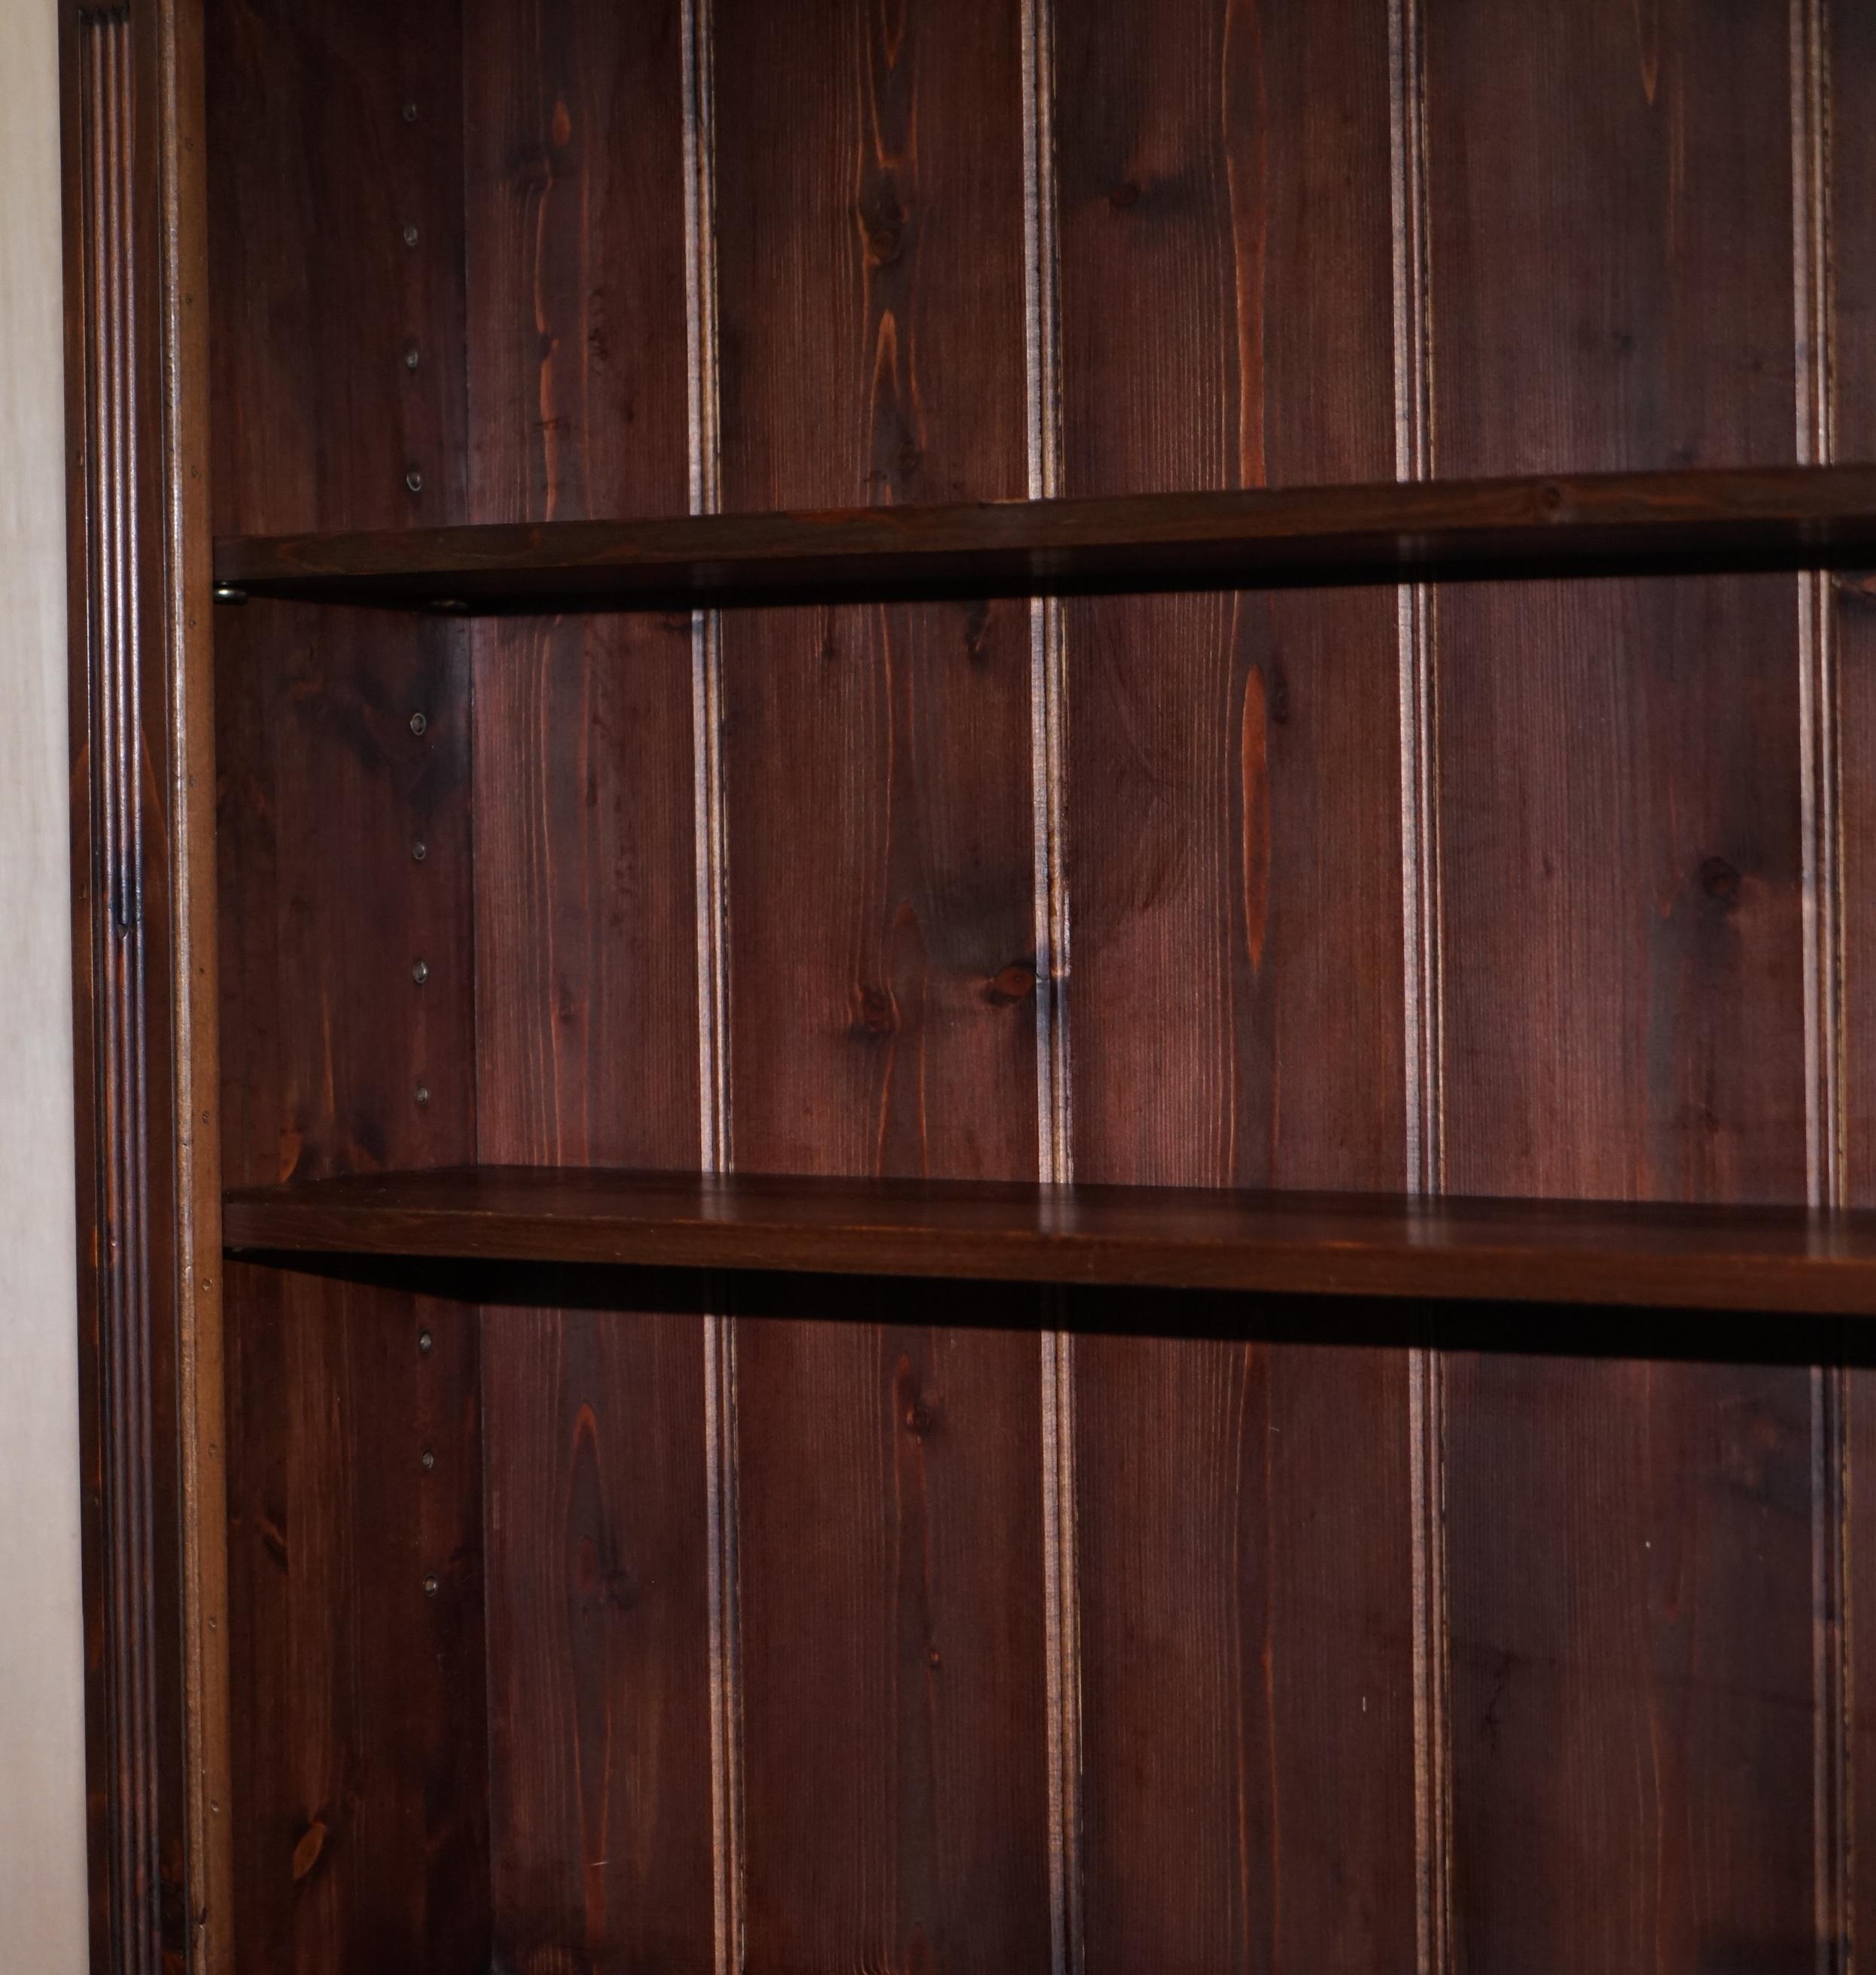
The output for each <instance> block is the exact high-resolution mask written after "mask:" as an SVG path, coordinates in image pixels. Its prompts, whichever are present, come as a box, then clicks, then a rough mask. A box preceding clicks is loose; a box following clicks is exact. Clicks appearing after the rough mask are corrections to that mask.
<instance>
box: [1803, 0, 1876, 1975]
mask: <svg viewBox="0 0 1876 1975" xmlns="http://www.w3.org/2000/svg"><path fill="white" fill-rule="evenodd" d="M1797 4H1799V5H1802V4H1803V0H1797ZM1804 11H1805V15H1807V16H1809V18H1808V19H1807V21H1805V25H1807V26H1808V27H1809V28H1811V29H1812V32H1814V33H1815V34H1816V35H1818V41H1819V43H1820V45H1819V47H1818V74H1817V75H1816V77H1815V85H1814V87H1815V93H1816V97H1817V100H1818V104H1819V107H1820V108H1821V110H1822V130H1820V131H1819V133H1818V136H1819V140H1820V142H1819V149H1820V151H1821V153H1822V156H1821V157H1820V159H1819V161H1818V162H1819V163H1820V165H1821V167H1822V178H1823V183H1822V186H1820V187H1819V189H1818V195H1817V196H1818V197H1820V198H1821V199H1822V202H1823V211H1822V215H1820V217H1821V219H1822V222H1823V224H1822V225H1821V226H1820V227H1819V228H1818V232H1819V234H1820V235H1821V238H1819V239H1818V242H1817V248H1816V256H1815V257H1816V258H1817V260H1818V263H1819V269H1818V275H1819V280H1820V282H1821V283H1822V294H1821V295H1820V297H1819V298H1818V299H1819V301H1820V304H1821V306H1820V307H1819V308H1818V310H1816V311H1813V314H1814V317H1816V316H1821V317H1822V324H1821V327H1822V330H1823V331H1824V333H1825V335H1826V336H1827V337H1828V344H1827V347H1826V350H1825V353H1824V354H1825V365H1824V369H1825V375H1826V377H1827V379H1828V380H1829V383H1830V384H1831V386H1832V389H1831V390H1830V393H1829V396H1828V399H1827V402H1826V403H1825V405H1824V406H1822V408H1821V409H1822V413H1823V416H1822V417H1821V418H1820V419H1818V426H1819V427H1820V429H1821V432H1822V435H1823V436H1824V437H1825V439H1827V441H1828V442H1829V443H1830V445H1831V446H1832V450H1833V452H1834V453H1835V456H1836V457H1837V458H1842V459H1864V458H1870V457H1871V456H1873V455H1872V449H1876V220H1873V219H1872V217H1871V215H1870V213H1869V212H1868V210H1867V208H1866V203H1865V202H1864V199H1863V198H1862V197H1861V187H1862V186H1864V185H1866V184H1867V183H1868V182H1869V180H1868V174H1869V173H1871V171H1876V127H1872V125H1871V115H1872V113H1876V18H1871V15H1869V14H1868V12H1866V11H1865V10H1864V9H1862V8H1855V7H1845V6H1841V5H1838V6H1825V5H1822V4H1821V0H1812V4H1811V5H1809V6H1806V7H1805V9H1804ZM1815 367H1816V366H1814V368H1815ZM1824 589H1825V595H1824V597H1823V600H1822V603H1823V609H1824V611H1825V616H1824V618H1823V619H1822V629H1823V630H1824V632H1825V635H1826V636H1828V638H1829V639H1830V640H1831V641H1832V645H1833V646H1834V650H1833V653H1832V656H1833V658H1834V667H1833V672H1832V683H1833V684H1834V685H1835V699H1834V701H1832V702H1827V703H1826V705H1825V707H1824V708H1822V714H1823V715H1824V717H1825V719H1826V720H1827V721H1828V726H1829V729H1830V731H1831V734H1832V738H1834V740H1835V751H1834V754H1835V759H1834V761H1833V760H1832V758H1831V757H1829V756H1826V757H1825V759H1824V761H1822V764H1821V766H1822V769H1823V771H1824V772H1825V774H1827V775H1828V774H1829V773H1830V771H1831V769H1832V767H1833V766H1834V767H1835V771H1836V772H1835V777H1834V778H1833V779H1834V786H1833V787H1832V788H1831V791H1830V792H1831V794H1832V796H1834V797H1835V803H1834V805H1833V806H1834V807H1835V817H1834V819H1833V820H1834V822H1835V830H1829V828H1828V825H1827V826H1826V829H1825V830H1824V831H1821V832H1820V844H1819V847H1820V849H1821V850H1822V851H1824V852H1825V853H1829V852H1832V851H1834V852H1835V853H1836V859H1837V863H1836V873H1835V875H1836V879H1837V887H1838V889H1837V892H1836V895H1835V898H1834V899H1832V900H1830V901H1829V902H1830V903H1832V905H1835V907H1836V913H1835V918H1836V922H1837V927H1838V942H1837V955H1836V957H1837V960H1838V968H1839V972H1838V978H1836V980H1835V981H1834V982H1832V983H1831V985H1832V986H1833V987H1835V989H1836V994H1835V997H1833V998H1834V1000H1835V1011H1836V1015H1837V1022H1838V1027H1837V1029H1836V1032H1835V1034H1832V1033H1830V1032H1829V1030H1828V1028H1827V1029H1826V1030H1825V1034H1823V1036H1822V1038H1821V1040H1822V1043H1823V1045H1824V1047H1825V1049H1826V1050H1831V1051H1832V1052H1833V1053H1834V1054H1835V1059H1836V1060H1835V1068H1836V1070H1837V1071H1838V1076H1839V1080H1840V1082H1839V1088H1838V1106H1837V1112H1836V1115H1835V1116H1834V1117H1833V1118H1832V1119H1830V1120H1829V1123H1830V1125H1831V1126H1832V1127H1834V1128H1835V1130H1836V1131H1837V1132H1838V1144H1839V1147H1840V1149H1841V1172H1840V1174H1839V1177H1838V1185H1839V1189H1840V1191H1841V1195H1842V1197H1843V1198H1844V1199H1845V1201H1847V1202H1848V1204H1851V1205H1853V1206H1858V1207H1871V1206H1876V969H1873V966H1872V963H1876V672H1873V671H1872V662H1873V661H1876V583H1872V582H1871V580H1870V579H1869V578H1868V577H1867V576H1863V575H1858V574H1851V573H1841V574H1839V575H1837V576H1835V577H1832V578H1829V579H1828V580H1827V581H1826V583H1825V586H1824ZM1838 1376H1839V1378H1840V1379H1841V1395H1842V1402H1843V1407H1844V1419H1843V1430H1842V1439H1841V1444H1840V1445H1839V1446H1838V1447H1836V1448H1829V1449H1828V1450H1827V1452H1828V1454H1829V1455H1830V1456H1831V1457H1832V1461H1833V1464H1832V1467H1829V1468H1828V1469H1827V1471H1826V1475H1825V1479H1826V1481H1827V1482H1828V1481H1831V1480H1834V1481H1835V1483H1836V1484H1837V1487H1838V1491H1839V1500H1840V1504H1841V1522H1840V1523H1839V1526H1838V1527H1837V1528H1835V1529H1834V1530H1828V1531H1827V1541H1828V1542H1830V1543H1831V1544H1832V1552H1833V1553H1832V1554H1828V1555H1827V1556H1826V1557H1825V1559H1824V1561H1825V1564H1826V1566H1827V1567H1828V1566H1833V1565H1834V1566H1835V1573H1836V1577H1837V1586H1838V1593H1839V1598H1840V1600H1841V1604H1840V1606H1839V1610H1838V1624H1839V1628H1840V1629H1839V1632H1838V1637H1837V1638H1836V1640H1835V1641H1832V1642H1829V1643H1831V1644H1834V1645H1835V1648H1836V1659H1835V1671H1837V1673H1838V1677H1839V1679H1840V1681H1841V1703H1842V1707H1843V1710H1844V1711H1843V1714H1842V1716H1841V1717H1840V1719H1839V1720H1837V1721H1835V1722H1832V1723H1831V1724H1828V1728H1829V1730H1831V1731H1832V1733H1834V1736H1835V1740H1834V1742H1833V1743H1831V1744H1829V1745H1827V1747H1826V1748H1825V1752H1824V1753H1825V1755H1826V1756H1827V1757H1829V1758H1834V1759H1835V1763H1836V1766H1837V1774H1836V1776H1835V1777H1834V1778H1832V1779H1830V1780H1831V1782H1832V1785H1833V1786H1834V1787H1833V1788H1832V1790H1831V1792H1830V1807H1831V1808H1832V1809H1835V1811H1836V1812H1837V1814H1838V1815H1837V1824H1836V1828H1835V1829H1834V1830H1833V1831H1832V1833H1831V1835H1832V1838H1833V1839H1835V1848H1834V1852H1833V1859H1834V1862H1835V1866H1836V1879H1837V1894H1838V1898H1837V1904H1836V1905H1835V1911H1834V1913H1832V1914H1831V1915H1830V1916H1829V1917H1832V1918H1833V1919H1834V1920H1835V1923H1836V1924H1837V1926H1838V1929H1839V1930H1840V1931H1841V1933H1842V1934H1845V1935H1847V1937H1848V1943H1849V1944H1857V1943H1861V1944H1864V1945H1863V1947H1862V1952H1863V1954H1865V1955H1867V1954H1868V1952H1869V1949H1868V1943H1869V1942H1871V1940H1876V1875H1872V1874H1871V1871H1870V1869H1869V1865H1868V1856H1869V1847H1870V1845H1871V1843H1872V1842H1876V1629H1872V1625H1873V1622H1876V1369H1872V1368H1871V1366H1870V1365H1868V1362H1863V1363H1861V1364H1859V1365H1856V1366H1855V1368H1854V1369H1848V1370H1847V1371H1845V1372H1840V1373H1839V1375H1838ZM1859 1854H1860V1855H1861V1857H1859ZM1859 1865H1861V1869H1860V1870H1859V1869H1858V1867H1859ZM1837 1953H1838V1959H1837V1960H1836V1962H1835V1963H1834V1964H1832V1965H1833V1967H1834V1968H1835V1969H1847V1968H1848V1967H1850V1966H1851V1960H1850V1948H1849V1947H1848V1945H1840V1946H1839V1947H1838V1950H1837Z"/></svg>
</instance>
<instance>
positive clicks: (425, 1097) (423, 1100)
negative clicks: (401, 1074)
mask: <svg viewBox="0 0 1876 1975" xmlns="http://www.w3.org/2000/svg"><path fill="white" fill-rule="evenodd" d="M417 1102H418V1103H420V1104H427V1103H429V1102H430V1086H429V1085H428V1084H427V1083H420V1084H419V1085H418V1086H417Z"/></svg>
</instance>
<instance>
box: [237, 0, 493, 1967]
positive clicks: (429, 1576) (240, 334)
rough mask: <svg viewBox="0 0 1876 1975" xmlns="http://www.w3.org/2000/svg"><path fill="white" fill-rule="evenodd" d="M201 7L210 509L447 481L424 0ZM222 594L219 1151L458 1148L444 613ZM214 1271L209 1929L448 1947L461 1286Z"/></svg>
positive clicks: (246, 1940) (456, 371) (382, 1948)
mask: <svg viewBox="0 0 1876 1975" xmlns="http://www.w3.org/2000/svg"><path fill="white" fill-rule="evenodd" d="M207 41H208V45H209V50H210V63H209V77H208V87H209V135H210V143H211V147H212V152H213V154H214V156H215V157H216V160H217V168H216V170H215V171H214V173H212V187H211V197H210V210H209V226H210V235H211V245H212V252H213V256H214V261H215V265H216V270H217V278H216V284H215V288H214V306H215V322H214V325H213V327H214V334H213V337H212V345H213V350H214V353H215V383H216V404H217V417H216V427H215V440H216V457H215V466H216V472H215V488H216V495H215V498H216V504H217V509H218V512H219V514H221V515H222V516H223V517H224V518H225V519H226V521H228V522H229V524H231V525H233V526H235V527H241V526H243V525H248V526H252V525H257V524H258V525H261V526H267V525H273V524H279V525H288V526H291V525H296V524H297V525H312V526H318V525H321V524H325V523H330V522H331V521H334V520H335V519H337V518H341V517H349V518H351V520H352V521H354V522H367V521H369V522H375V523H379V524H386V525H398V524H403V523H407V522H408V521H411V520H412V519H413V518H416V516H418V515H420V514H428V515H430V516H433V517H434V518H437V519H439V520H443V521H455V520H459V519H460V518H462V511H463V510H462V502H461V498H460V488H461V486H462V463H463V459H464V455H465V446H464V440H463V424H462V417H463V406H462V370H461V350H462V320H463V317H462V238H461V224H462V222H461V199H462V192H461V184H462V178H461V163H460V155H461V138H460V131H459V107H458V100H459V88H460V77H459V67H458V61H459V51H458V47H457V39H456V27H455V18H454V9H453V8H449V9H443V10H433V12H430V13H429V14H428V15H426V17H425V19H424V21H423V22H421V23H420V22H419V21H418V20H417V19H416V17H415V16H412V15H407V14H405V13H402V12H397V11H395V10H386V9H383V8H373V7H370V6H368V5H363V4H342V5H334V6H327V7H323V8H318V9H316V10H311V11H299V12H293V13H291V14H287V15H281V14H278V13H277V12H274V11H272V10H264V11H263V10H257V9H255V8H251V7H248V6H247V5H243V4H241V0H212V4H211V5H210V6H209V10H208V32H207ZM406 104H410V105H413V106H414V107H415V110H416V115H415V117H414V118H413V117H408V116H406V113H405V108H406ZM406 225H408V226H412V227H414V228H416V235H417V237H416V243H415V245H406V242H405V240H404V238H403V228H404V227H406ZM412 342H414V343H416V346H417V347H418V349H419V350H420V363H419V366H418V368H417V369H416V370H415V371H413V370H410V368H409V367H408V366H406V362H405V352H406V347H407V346H408V345H409V344H410V343H412ZM413 469H414V470H415V471H416V472H418V474H419V475H420V477H421V478H422V481H423V491H422V492H421V494H417V493H413V491H411V490H410V488H408V487H407V486H406V475H407V474H408V473H410V472H412V471H413ZM216 632H217V638H216V643H217V653H216V656H217V687H218V693H217V720H218V732H219V739H220V743H221V759H222V762H223V764H224V767H225V773H224V775H223V778H222V784H221V789H220V830H219V836H220V849H221V858H220V875H221V908H222V922H221V947H222V960H223V995H224V1004H223V1005H224V1020H223V1024H222V1037H223V1063H222V1105H223V1115H224V1119H225V1127H226V1139H227V1154H228V1165H229V1174H230V1176H231V1177H232V1178H241V1179H245V1180H249V1181H258V1180H263V1179H269V1180H277V1179H281V1178H287V1177H289V1176H291V1175H295V1174H296V1173H297V1174H300V1175H314V1174H323V1173H333V1172H352V1171H360V1170H364V1171H370V1170H373V1169H375V1168H381V1167H383V1166H384V1165H390V1164H424V1163H436V1162H439V1161H441V1160H443V1159H446V1158H463V1157H467V1156H472V1154H473V1151H474V1148H475V1143H476V1126H475V1108H474V1106H475V1086H474V1059H473V1042H472V1026H471V1024H472V1010H473V981H474V975H473V965H474V949H473V943H472V902H471V876H470V853H471V842H472V839H471V832H470V827H469V770H470V732H469V672H468V666H467V654H466V651H465V650H464V649H463V633H462V632H461V631H460V630H459V629H457V628H456V627H453V626H424V627H423V628H422V629H420V631H419V632H418V633H417V634H416V636H412V635H411V634H410V629H409V628H408V627H400V626H396V625H394V624H393V623H390V622H388V621H386V622H383V623H374V622H373V621H370V620H367V619H363V618H360V619H357V620H356V621H355V622H354V623H348V624H346V625H343V626H341V625H337V624H333V625H330V626H325V625H322V624H321V623H320V622H319V621H318V613H310V612H307V611H304V610H298V609H295V608H291V607H287V606H278V607H277V606H272V605H269V606H265V607H257V608H256V609H255V610H251V611H248V612H247V613H241V614H239V615H235V616H225V617H223V618H222V619H220V620H219V621H218V623H217V626H216ZM419 714H420V715H423V731H421V732H419V731H416V730H415V728H413V715H419ZM419 846H421V856H420V854H419ZM420 957H421V958H425V959H426V961H428V963H429V965H430V968H431V969H432V976H431V979H430V982H429V983H428V984H426V986H425V987H423V988H419V987H418V986H417V984H416V982H415V981H414V980H413V972H412V970H413V964H414V962H415V961H416V959H417V958H420ZM420 1091H421V1093H423V1095H422V1096H421V1097H420ZM229 1287H230V1292H231V1293H230V1299H229V1316H230V1326H229V1333H230V1347H231V1348H230V1351H229V1372H228V1390H229V1398H230V1407H229V1410H230V1424H229V1456H230V1460H229V1480H230V1517H231V1520H230V1537H229V1549H230V1566H231V1576H232V1583H231V1592H230V1615H229V1632H230V1645H231V1659H232V1667H233V1670H234V1680H233V1685H234V1696H235V1704H234V1709H233V1720H234V1747H235V1778H234V1787H233V1792H232V1795H233V1802H232V1806H231V1809H230V1815H231V1816H232V1820H233V1824H234V1829H235V1845H236V1866H237V1875H238V1877H237V1898H236V1903H235V1904H236V1914H235V1931H236V1950H237V1958H238V1961H239V1965H242V1966H244V1967H245V1966H248V1965H253V1966H256V1967H281V1968H285V1969H297V1970H304V1971H307V1975H311V1971H313V1970H330V1969H331V1968H332V1967H337V1966H340V1965H344V1966H347V1967H360V1968H364V1969H373V1968H378V1969H385V1970H389V1969H392V1968H397V1969H400V1970H402V1969H436V1970H443V1969H446V1968H447V1969H458V1968H461V1967H466V1966H468V1965H470V1963H472V1962H473V1961H475V1960H478V1959H479V1958H481V1957H484V1956H485V1954H486V1950H487V1943H488V1937H489V1842H488V1782H487V1767H486V1737H487V1709H486V1704H485V1694H484V1682H483V1645H482V1641H483V1630H484V1628H483V1600H482V1516H481V1495H482V1477H481V1470H480V1448H481V1418H480V1410H479V1333H478V1326H477V1323H476V1315H475V1312H474V1310H473V1309H472V1308H466V1307H462V1306H455V1305H453V1306H448V1307H444V1308H439V1307H436V1306H431V1305H426V1303H424V1302H423V1301H422V1300H418V1299H415V1298H413V1297H412V1296H409V1295H406V1294H403V1293H397V1292H392V1291H387V1290H375V1289H366V1288H364V1287H359V1286H355V1285H343V1286H341V1285H331V1284H321V1283H313V1282H311V1281H308V1280H291V1281H289V1280H285V1279H282V1278H280V1277H278V1276H275V1275H272V1274H270V1273H263V1272H260V1271H255V1270H238V1271H236V1272H235V1276H234V1277H233V1278H232V1280H231V1283H230V1285H229ZM422 1333H427V1334H428V1336H429V1339H430V1348H429V1349H427V1350H426V1349H423V1348H421V1343H420V1336H421V1334H422ZM425 1451H428V1452H429V1453H430V1454H432V1456H433V1462H434V1464H433V1467H430V1468H428V1469H426V1468H425V1467H424V1466H423V1461H422V1456H423V1454H424V1452H425ZM430 1582H433V1584H434V1586H435V1589H434V1591H433V1592H426V1583H430Z"/></svg>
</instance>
